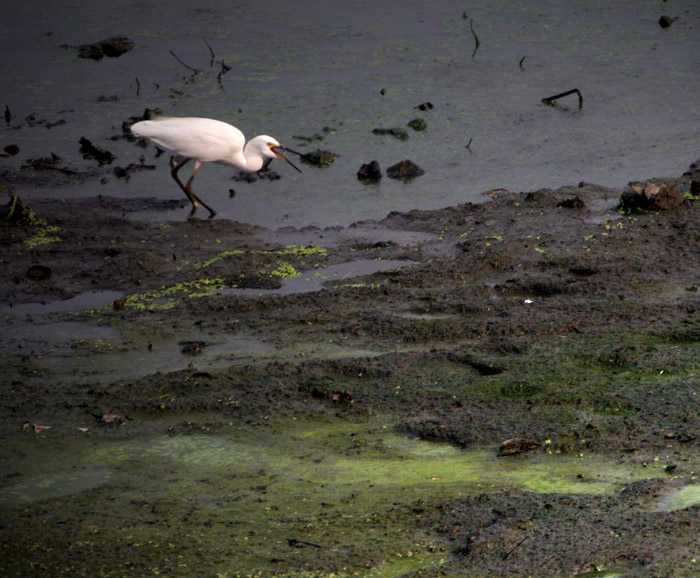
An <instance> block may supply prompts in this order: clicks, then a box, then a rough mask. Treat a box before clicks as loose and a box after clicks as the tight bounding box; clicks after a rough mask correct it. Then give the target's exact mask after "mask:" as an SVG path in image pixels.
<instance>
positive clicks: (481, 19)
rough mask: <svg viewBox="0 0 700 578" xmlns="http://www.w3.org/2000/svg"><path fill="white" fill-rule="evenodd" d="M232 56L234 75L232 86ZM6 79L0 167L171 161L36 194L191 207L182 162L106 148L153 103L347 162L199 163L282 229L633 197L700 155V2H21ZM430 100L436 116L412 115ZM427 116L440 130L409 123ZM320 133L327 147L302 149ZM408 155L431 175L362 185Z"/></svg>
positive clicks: (6, 31)
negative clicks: (112, 52) (95, 156)
mask: <svg viewBox="0 0 700 578" xmlns="http://www.w3.org/2000/svg"><path fill="white" fill-rule="evenodd" d="M663 14H668V15H669V16H670V17H672V18H677V19H676V20H674V21H673V24H672V25H671V26H670V27H669V28H666V29H662V28H661V27H660V26H659V24H658V20H659V18H660V16H662V15H663ZM472 27H473V31H474V33H475V34H476V36H477V37H478V39H479V47H478V50H477V51H476V54H474V48H475V38H474V34H473V33H472ZM117 35H123V36H128V37H129V38H130V39H131V40H133V41H134V42H135V43H136V48H135V49H134V50H133V51H131V52H129V53H127V54H125V55H123V56H121V57H120V58H104V59H102V60H100V61H94V60H86V59H78V58H77V56H76V54H77V51H76V50H75V49H67V48H62V45H71V46H72V45H79V44H83V43H90V42H96V41H98V40H102V39H104V38H109V37H111V36H117ZM210 48H211V52H210ZM212 55H213V58H212ZM212 60H213V64H212ZM222 61H223V62H224V63H225V64H226V66H229V67H230V70H228V72H226V74H224V75H223V76H221V77H220V81H219V72H220V71H221V70H222V64H221V62H222ZM185 65H186V66H187V67H189V68H187V67H186V66H185ZM191 69H198V72H197V74H194V72H193V71H192V70H191ZM0 75H2V78H3V79H4V82H3V97H4V99H3V100H2V102H0V105H2V106H3V108H4V106H5V105H6V106H7V107H8V108H9V111H10V113H11V115H12V116H11V121H10V123H9V126H6V125H5V123H3V128H2V132H1V133H0V145H2V146H0V148H3V147H5V146H7V145H10V144H16V145H17V146H19V148H20V153H19V154H18V155H17V156H15V157H11V158H5V159H1V162H2V164H5V165H9V166H11V167H14V166H19V165H20V164H21V163H23V162H25V161H26V159H28V158H36V157H41V156H47V155H50V154H51V153H55V154H57V155H59V156H61V157H62V158H63V159H64V165H63V166H66V167H68V168H73V169H76V170H80V169H82V168H84V167H85V166H90V165H94V163H91V162H87V161H84V160H83V159H82V158H81V155H80V153H79V144H78V141H79V139H80V137H83V136H84V137H86V138H88V139H89V140H90V141H91V142H93V144H96V145H98V146H100V147H103V148H105V149H108V150H110V151H111V152H112V153H113V154H115V155H116V157H117V160H116V161H115V163H114V164H115V165H121V166H124V165H127V164H129V163H132V162H138V161H139V157H140V156H141V155H144V156H145V161H146V162H147V163H155V164H156V166H157V170H156V171H143V172H140V173H137V174H135V175H133V176H132V178H131V179H130V180H129V182H128V183H127V182H125V181H124V180H123V179H121V180H120V179H116V178H115V177H114V176H112V175H111V173H109V172H108V173H107V175H106V179H105V182H104V183H100V180H99V179H94V180H92V181H90V182H88V183H86V184H80V185H71V186H65V187H58V188H52V189H51V190H48V191H47V190H46V189H44V190H36V188H33V187H30V186H17V187H15V191H16V192H17V193H18V194H20V195H21V196H23V198H31V197H32V196H33V195H40V196H46V195H47V194H48V195H54V196H92V195H95V194H104V195H115V196H123V197H132V196H133V197H138V196H151V195H156V196H158V197H162V198H180V197H181V195H182V193H181V192H180V191H179V189H178V188H177V187H176V186H175V184H174V183H173V182H172V181H171V180H170V177H169V175H168V174H167V172H166V169H167V162H168V161H167V158H166V157H165V156H162V157H160V158H159V159H154V152H155V150H154V149H153V148H152V147H150V148H148V149H146V150H145V151H144V150H143V149H141V148H138V147H136V146H134V145H133V144H132V143H129V142H127V141H125V140H116V141H112V140H109V137H111V136H113V135H119V134H121V124H122V121H124V120H125V119H127V118H128V117H130V116H132V115H140V114H141V113H142V112H143V110H144V109H145V108H147V107H149V108H156V107H158V108H160V109H162V110H163V111H164V112H165V113H167V114H170V115H176V116H210V117H216V118H219V119H222V120H226V121H229V122H231V123H232V124H235V125H237V126H238V127H240V128H241V129H242V130H243V131H244V132H245V133H246V134H247V135H248V136H252V135H255V134H260V133H265V134H271V135H273V136H275V137H276V138H277V139H278V140H280V141H281V142H282V143H283V144H287V145H288V146H291V147H292V148H297V149H300V150H302V151H307V150H314V149H316V148H317V147H321V148H323V149H327V150H331V151H333V152H335V153H337V154H339V155H340V158H339V159H337V160H336V162H335V163H334V164H333V165H332V166H331V167H329V168H327V169H323V170H319V169H314V168H310V167H309V168H307V169H306V170H305V172H304V174H303V175H299V174H297V173H296V172H294V171H292V170H291V169H290V167H287V166H284V165H280V163H278V164H277V165H278V166H276V167H275V168H276V169H277V170H278V172H279V173H280V175H281V177H282V178H281V179H280V180H278V181H274V182H269V181H260V182H256V183H252V184H249V183H240V182H234V181H232V180H230V179H231V177H232V176H233V174H234V171H233V170H231V169H229V168H227V167H220V166H208V167H205V168H204V169H202V171H201V172H200V174H199V175H198V177H197V181H196V185H197V186H196V187H195V188H196V189H197V190H198V191H199V192H200V193H202V195H203V196H204V198H205V199H206V200H208V201H209V202H210V204H212V205H213V206H214V207H215V208H216V209H217V210H218V211H219V214H220V215H221V216H222V217H228V218H235V219H237V220H240V221H245V222H250V223H255V224H260V225H265V226H268V227H272V228H277V227H281V226H287V225H293V226H303V225H319V226H325V225H336V224H341V225H346V224H349V223H351V222H353V221H356V220H359V219H367V218H381V217H383V216H384V215H386V213H387V212H389V211H391V210H410V209H412V208H438V207H443V206H447V205H451V204H455V203H460V202H464V201H480V200H482V199H483V196H482V193H483V192H484V191H486V190H488V189H493V188H507V189H510V190H514V191H519V190H531V189H535V188H540V187H551V188H556V187H558V186H561V185H564V184H572V183H576V182H579V181H582V180H585V181H588V182H596V183H599V184H602V185H607V186H622V185H624V184H625V183H627V182H628V181H629V180H634V179H643V178H646V177H651V176H664V175H669V176H677V175H679V174H680V173H681V172H683V170H685V169H686V168H687V166H688V164H689V163H690V162H692V161H694V160H695V159H696V158H697V157H698V156H700V155H699V154H698V153H699V149H700V147H699V146H698V141H699V139H698V137H699V135H700V106H699V104H700V96H699V95H700V90H699V89H700V5H698V4H697V2H694V1H693V0H674V1H673V2H659V1H656V0H654V1H651V0H641V1H639V0H620V1H616V2H602V1H601V2H598V1H589V0H585V1H584V0H580V1H570V2H557V1H547V0H537V1H528V2H524V1H515V2H513V1H508V2H506V1H493V0H489V1H477V2H470V3H465V4H460V3H455V2H451V1H448V0H437V1H435V2H416V1H405V0H402V1H400V2H399V1H386V2H371V1H369V0H354V1H348V2H330V3H329V2H311V3H310V2H308V0H304V1H301V0H285V1H284V2H281V1H278V0H271V1H268V2H264V3H250V2H245V3H243V2H228V1H227V2H223V1H221V0H211V1H209V2H205V3H202V2H185V1H174V2H170V3H168V5H167V8H164V7H163V4H161V3H157V2H148V1H141V2H121V3H106V4H105V3H98V4H96V3H89V2H85V1H84V0H76V1H75V2H72V3H70V4H65V3H59V2H56V3H47V2H44V1H38V0H29V1H23V2H15V1H12V2H9V3H8V5H7V6H6V7H5V8H3V24H2V26H0ZM572 88H578V89H579V90H580V91H581V93H582V95H583V98H584V101H583V108H582V109H581V110H579V108H578V101H577V99H576V97H575V96H572V97H567V98H566V99H563V100H561V101H560V104H561V106H560V107H557V108H555V107H550V106H545V105H543V104H542V103H541V99H542V98H543V97H546V96H551V95H553V94H556V93H559V92H562V91H565V90H568V89H572ZM425 102H430V103H432V104H433V106H434V108H432V109H431V110H426V111H421V110H419V109H416V108H415V107H416V106H418V105H420V104H421V103H425ZM30 115H34V122H33V123H32V122H27V121H26V120H25V119H26V118H27V117H29V116H30ZM418 117H420V118H423V119H424V120H425V121H426V122H427V130H425V131H424V132H415V131H413V130H412V129H410V128H408V127H407V126H406V125H407V123H408V122H409V121H410V120H412V119H414V118H418ZM62 120H63V121H65V124H60V125H56V126H53V127H52V128H46V124H47V123H48V124H51V123H56V122H59V121H62ZM41 121H46V122H41ZM377 127H382V128H389V127H403V128H406V129H407V130H408V133H409V136H410V138H409V139H408V140H406V141H399V140H397V139H394V138H393V137H391V136H377V135H374V134H372V129H374V128H377ZM324 128H327V130H328V129H330V132H326V133H324V132H323V129H324ZM315 134H323V135H325V138H324V140H323V141H322V142H311V143H307V142H305V141H303V140H300V139H298V138H295V137H299V136H303V137H312V136H313V135H315ZM467 147H468V148H467ZM404 159H411V160H413V161H414V162H415V163H417V164H418V165H419V166H421V167H422V168H423V169H424V170H425V171H426V173H425V175H424V176H422V177H420V178H418V179H416V180H414V181H413V182H411V183H403V182H400V181H394V180H391V179H388V178H386V177H385V178H384V179H383V180H382V181H381V182H380V184H378V185H370V186H366V185H363V184H361V183H360V182H358V180H357V179H356V176H355V175H356V172H357V170H358V168H359V167H360V165H361V164H363V163H367V162H369V161H371V160H377V161H378V162H379V163H380V165H381V166H382V168H383V169H386V167H388V166H390V165H392V164H394V163H396V162H399V161H401V160H404ZM231 188H233V189H235V190H236V193H237V194H236V196H235V198H233V199H230V198H229V193H228V191H229V189H231ZM186 214H187V210H186V209H183V210H181V211H177V212H174V213H173V214H171V215H169V216H170V217H172V218H184V217H185V216H186Z"/></svg>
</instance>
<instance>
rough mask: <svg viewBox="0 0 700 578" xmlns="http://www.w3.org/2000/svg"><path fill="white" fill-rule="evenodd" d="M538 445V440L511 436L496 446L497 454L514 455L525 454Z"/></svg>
mask: <svg viewBox="0 0 700 578" xmlns="http://www.w3.org/2000/svg"><path fill="white" fill-rule="evenodd" d="M539 447H540V444H539V442H536V441H535V440H531V439H527V438H511V439H508V440H506V441H504V442H503V443H502V444H501V447H500V448H498V455H499V456H501V457H502V456H515V455H518V454H525V453H527V452H531V451H533V450H536V449H537V448H539Z"/></svg>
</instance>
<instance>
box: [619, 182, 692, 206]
mask: <svg viewBox="0 0 700 578" xmlns="http://www.w3.org/2000/svg"><path fill="white" fill-rule="evenodd" d="M685 202H686V200H685V198H684V197H683V195H682V194H681V193H679V192H678V189H676V187H675V186H674V185H671V184H668V183H661V184H656V183H654V182H652V181H647V182H646V183H645V184H644V185H642V184H640V183H630V184H629V185H628V186H627V187H626V188H625V190H624V191H623V192H622V195H621V196H620V204H619V206H618V208H619V209H620V210H622V211H630V212H637V211H670V210H673V209H677V208H678V207H680V206H681V205H683V204H684V203H685Z"/></svg>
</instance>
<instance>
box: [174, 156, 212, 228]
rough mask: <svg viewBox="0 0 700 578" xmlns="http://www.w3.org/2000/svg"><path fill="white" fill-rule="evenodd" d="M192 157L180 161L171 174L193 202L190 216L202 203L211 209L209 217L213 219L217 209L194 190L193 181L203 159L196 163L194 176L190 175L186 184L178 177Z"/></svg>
mask: <svg viewBox="0 0 700 578" xmlns="http://www.w3.org/2000/svg"><path fill="white" fill-rule="evenodd" d="M189 160H190V159H183V160H182V161H180V162H179V163H177V164H176V165H175V166H174V167H173V169H172V170H171V171H170V174H171V176H172V177H173V179H175V182H176V183H177V184H178V185H180V188H181V189H182V191H183V192H184V193H185V195H187V198H188V199H189V200H190V203H192V211H190V217H191V216H192V215H194V214H195V212H196V211H197V209H198V208H199V205H202V206H203V207H204V208H205V209H207V210H208V211H209V218H210V219H211V218H212V217H213V216H214V215H216V211H214V209H212V208H211V207H210V206H209V205H207V204H206V203H205V202H204V201H203V200H202V199H200V198H199V197H198V196H197V194H196V193H195V192H194V191H193V190H192V181H193V180H194V177H195V175H196V174H197V171H198V170H199V169H200V167H201V166H202V163H201V161H197V162H196V163H195V165H194V171H192V176H190V178H189V180H188V181H187V184H186V185H183V184H182V181H181V180H180V179H179V178H178V176H177V172H178V171H179V170H180V169H181V168H182V167H184V166H185V165H186V164H187V163H188V162H189Z"/></svg>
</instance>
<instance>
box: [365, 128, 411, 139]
mask: <svg viewBox="0 0 700 578" xmlns="http://www.w3.org/2000/svg"><path fill="white" fill-rule="evenodd" d="M372 133H373V134H378V135H389V136H393V137H394V138H397V139H399V140H408V133H407V132H406V131H405V130H404V129H402V128H398V127H395V128H375V129H372Z"/></svg>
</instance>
